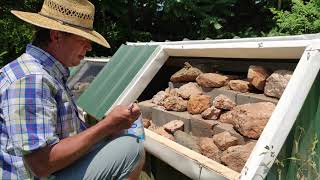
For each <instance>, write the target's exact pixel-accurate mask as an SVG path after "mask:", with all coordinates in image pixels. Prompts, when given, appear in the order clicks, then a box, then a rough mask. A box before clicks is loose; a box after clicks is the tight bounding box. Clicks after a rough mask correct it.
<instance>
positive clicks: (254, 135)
mask: <svg viewBox="0 0 320 180" xmlns="http://www.w3.org/2000/svg"><path fill="white" fill-rule="evenodd" d="M185 65H186V66H185V67H184V68H183V69H181V70H180V71H178V72H177V73H175V74H174V75H173V76H172V77H171V78H170V80H171V81H172V82H173V83H185V84H183V85H182V86H180V87H179V88H167V89H165V90H164V91H160V92H158V93H157V94H156V95H154V96H153V98H152V99H151V102H152V103H153V104H155V106H157V107H160V108H162V109H164V110H166V111H176V112H184V111H187V112H188V113H189V114H190V116H195V115H196V116H201V118H202V120H204V121H210V122H211V121H212V122H213V123H212V130H213V132H214V134H213V135H212V136H210V137H202V136H199V137H196V136H193V135H192V134H190V133H189V132H186V131H185V127H186V125H185V124H184V122H183V121H181V120H178V119H177V120H173V121H171V122H168V123H167V124H164V125H162V126H159V127H158V126H156V125H155V124H153V123H152V120H147V119H144V124H145V128H149V129H151V130H153V131H154V132H156V133H158V134H160V135H162V136H164V137H167V138H168V139H170V140H173V141H176V142H177V143H179V144H182V145H184V146H185V147H188V148H190V149H192V150H194V151H196V152H198V153H201V154H203V155H204V156H207V157H208V158H211V159H213V160H215V161H217V162H220V163H222V164H224V165H226V166H227V167H229V168H231V169H233V170H235V171H238V172H240V171H241V170H242V168H243V166H244V164H245V162H246V161H247V158H248V157H249V155H250V153H251V151H252V149H253V147H254V146H255V143H256V141H257V139H258V138H259V137H260V135H261V133H262V131H263V129H264V127H265V126H266V124H267V122H268V120H269V118H270V117H271V114H272V112H273V110H274V109H275V104H274V103H271V102H255V103H247V104H239V105H238V104H236V102H235V101H234V100H233V99H231V98H229V97H227V96H225V95H223V94H218V95H216V96H212V95H208V94H206V93H205V92H204V90H203V89H204V88H221V87H226V88H227V89H229V90H233V91H236V92H240V93H248V92H260V93H263V94H264V95H266V96H271V97H275V98H280V97H281V95H282V93H283V91H284V89H285V87H286V85H287V84H288V82H289V80H290V77H291V75H292V72H291V71H287V70H277V71H275V72H270V71H269V70H268V69H266V68H264V67H261V66H250V67H249V69H248V74H247V78H246V79H236V76H230V75H223V74H218V73H203V72H202V71H201V70H199V69H197V68H195V67H192V66H191V65H190V64H189V63H185Z"/></svg>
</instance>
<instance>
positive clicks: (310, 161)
mask: <svg viewBox="0 0 320 180" xmlns="http://www.w3.org/2000/svg"><path fill="white" fill-rule="evenodd" d="M319 139H320V74H318V77H317V78H316V79H315V81H314V82H313V86H312V88H311V89H310V91H309V94H308V96H307V98H306V100H305V102H304V104H303V106H302V108H301V110H300V113H299V116H298V117H297V119H296V122H295V124H294V126H293V128H292V129H291V131H290V134H289V136H288V137H287V139H286V141H285V143H284V145H283V147H282V149H281V151H280V153H279V155H278V157H277V159H278V163H274V164H273V167H272V169H271V170H270V171H269V173H268V176H267V177H266V180H278V179H283V180H286V179H290V180H291V179H293V180H294V179H306V180H307V179H308V180H309V179H310V180H314V179H320V144H319Z"/></svg>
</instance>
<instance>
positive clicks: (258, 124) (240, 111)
mask: <svg viewBox="0 0 320 180" xmlns="http://www.w3.org/2000/svg"><path fill="white" fill-rule="evenodd" d="M274 108H275V105H274V104H273V103H271V102H259V103H251V104H243V105H240V106H236V107H235V108H233V109H232V110H231V111H230V112H228V113H226V114H227V116H225V115H221V117H220V120H221V118H222V117H223V118H225V119H224V121H223V122H232V124H233V125H234V128H235V129H236V130H238V131H239V132H240V133H241V134H242V135H243V136H246V137H249V138H253V139H258V138H259V137H260V135H261V133H262V131H263V129H264V127H265V125H266V124H267V122H268V120H269V118H270V117H271V114H272V112H273V110H274ZM227 118H228V119H227Z"/></svg>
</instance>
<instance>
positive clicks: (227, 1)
mask: <svg viewBox="0 0 320 180" xmlns="http://www.w3.org/2000/svg"><path fill="white" fill-rule="evenodd" d="M42 2H43V0H16V1H0V17H1V18H0V28H1V29H2V36H1V37H0V42H1V43H0V54H1V56H0V61H1V62H0V66H1V65H2V64H6V63H7V62H9V61H10V60H13V59H15V58H16V57H17V56H19V55H20V54H21V53H22V52H23V51H24V48H25V45H26V44H27V43H28V42H30V40H31V37H32V30H31V26H30V25H28V24H27V23H24V22H23V21H21V20H19V19H18V18H16V17H14V16H13V15H12V14H11V13H10V10H11V9H16V10H22V11H31V12H39V11H40V8H41V6H42ZM91 2H92V3H93V4H94V5H95V7H96V14H95V24H94V27H95V29H96V30H97V31H98V32H99V33H101V34H102V35H103V36H104V37H105V38H106V39H107V40H108V42H109V44H110V45H111V49H105V48H104V47H101V46H99V45H96V44H94V45H93V51H92V52H90V53H89V54H88V55H89V56H110V55H112V54H113V53H114V52H116V50H117V49H118V48H119V46H120V45H121V44H123V43H126V42H137V41H144V42H146V41H151V40H153V41H165V40H171V41H173V40H182V39H184V38H188V39H205V38H211V39H220V38H234V37H259V36H265V35H268V32H270V30H271V29H272V31H271V33H270V34H275V33H278V34H281V33H282V34H291V31H294V32H296V31H298V30H297V29H299V28H300V29H303V27H305V28H306V29H307V30H308V31H302V30H300V29H299V32H300V33H306V32H309V33H312V32H317V30H318V29H319V28H318V27H319V26H320V23H319V21H318V20H315V19H319V16H318V12H317V10H318V7H319V6H318V5H316V6H315V7H312V6H313V5H315V4H316V3H315V0H311V1H310V2H309V3H306V4H303V3H302V5H301V3H300V4H298V3H295V4H294V5H295V6H297V7H296V8H293V9H292V11H294V12H295V11H297V12H298V11H299V12H301V13H302V12H304V11H305V13H306V17H305V18H306V19H307V21H305V20H304V19H303V18H302V17H300V16H297V18H300V19H296V17H294V16H292V18H289V19H292V21H294V20H295V21H297V22H299V23H293V22H292V21H289V20H287V19H286V17H285V16H286V15H287V14H285V13H289V15H290V14H294V13H292V12H289V11H285V10H290V8H289V7H290V3H289V2H291V1H290V0H272V1H270V0H255V1H253V0H214V1H212V0H117V1H114V0H91ZM294 2H301V1H299V0H295V1H294ZM298 5H299V6H298ZM270 8H278V10H276V9H273V10H272V12H273V13H275V15H276V18H275V20H276V22H277V27H276V28H274V25H275V23H274V21H273V19H272V18H273V16H274V15H273V14H272V13H271V12H270V10H269V9H270ZM280 8H281V9H282V10H279V9H280ZM311 12H312V13H311ZM311 22H312V23H311ZM303 23H304V24H303ZM308 23H309V24H308ZM290 25H294V27H290ZM4 52H5V53H4Z"/></svg>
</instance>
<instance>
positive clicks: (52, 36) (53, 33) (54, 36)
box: [50, 30, 60, 43]
mask: <svg viewBox="0 0 320 180" xmlns="http://www.w3.org/2000/svg"><path fill="white" fill-rule="evenodd" d="M59 38H60V37H59V31H56V30H50V40H51V42H53V43H58V41H59Z"/></svg>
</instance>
